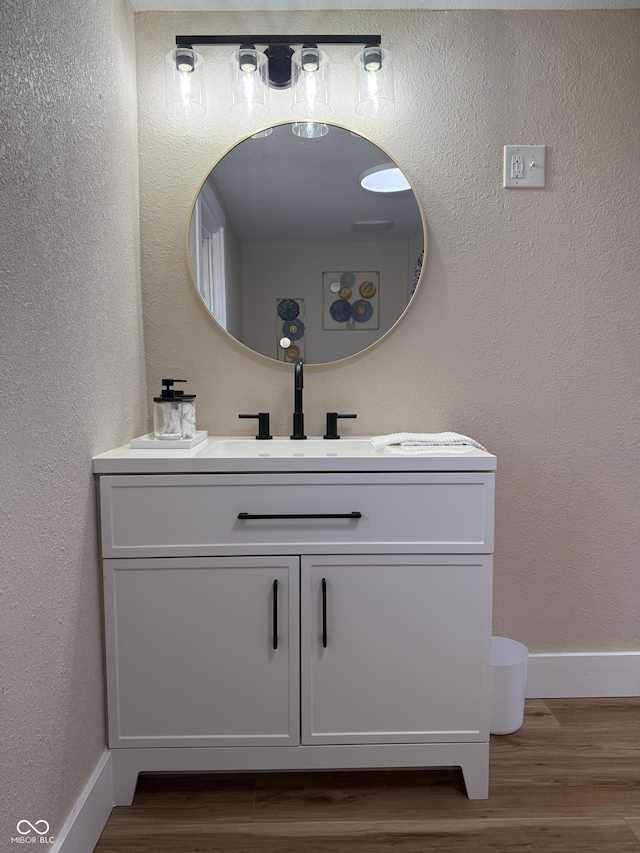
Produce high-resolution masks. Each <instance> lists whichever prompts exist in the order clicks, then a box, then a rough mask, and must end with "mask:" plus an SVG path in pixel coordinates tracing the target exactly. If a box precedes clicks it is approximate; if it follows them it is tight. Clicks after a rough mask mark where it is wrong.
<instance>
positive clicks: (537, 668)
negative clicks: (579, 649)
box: [527, 652, 640, 699]
mask: <svg viewBox="0 0 640 853" xmlns="http://www.w3.org/2000/svg"><path fill="white" fill-rule="evenodd" d="M599 696H601V697H602V696H640V652H600V653H595V654H592V653H589V652H584V653H575V654H571V653H567V654H532V655H529V659H528V663H527V698H528V699H569V698H572V697H585V698H586V697H594V698H595V697H599Z"/></svg>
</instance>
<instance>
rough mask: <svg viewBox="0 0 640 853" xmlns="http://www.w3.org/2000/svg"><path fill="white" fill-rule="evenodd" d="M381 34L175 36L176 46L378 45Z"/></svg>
mask: <svg viewBox="0 0 640 853" xmlns="http://www.w3.org/2000/svg"><path fill="white" fill-rule="evenodd" d="M381 41H382V38H381V36H316V35H304V36H299V35H298V36H265V35H262V36H176V46H177V47H185V46H187V45H190V46H193V45H194V44H198V45H216V44H237V45H240V44H267V45H269V44H286V45H291V44H364V45H371V46H372V47H379V46H380V43H381Z"/></svg>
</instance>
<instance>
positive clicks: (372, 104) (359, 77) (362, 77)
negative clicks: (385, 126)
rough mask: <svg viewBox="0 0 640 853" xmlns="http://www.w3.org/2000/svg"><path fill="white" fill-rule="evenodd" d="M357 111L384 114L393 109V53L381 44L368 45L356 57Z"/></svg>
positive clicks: (360, 113) (363, 113) (365, 114)
mask: <svg viewBox="0 0 640 853" xmlns="http://www.w3.org/2000/svg"><path fill="white" fill-rule="evenodd" d="M356 85H357V92H356V112H357V113H358V114H359V115H364V116H370V117H371V116H373V117H375V116H383V115H388V114H389V113H390V112H392V111H393V106H394V95H393V68H392V62H391V54H390V53H389V51H388V50H383V49H382V48H381V47H380V45H366V47H365V48H364V50H363V51H362V52H361V53H360V54H359V55H358V56H357V58H356Z"/></svg>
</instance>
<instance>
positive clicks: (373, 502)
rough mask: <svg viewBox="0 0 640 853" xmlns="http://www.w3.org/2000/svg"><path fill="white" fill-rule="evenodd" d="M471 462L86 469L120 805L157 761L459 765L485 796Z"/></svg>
mask: <svg viewBox="0 0 640 853" xmlns="http://www.w3.org/2000/svg"><path fill="white" fill-rule="evenodd" d="M486 457H487V460H486V461H485V464H486V468H487V470H482V469H481V467H480V466H481V464H482V463H480V462H478V460H477V458H476V457H474V459H475V466H476V467H475V469H474V470H472V471H464V470H461V469H460V462H459V460H457V459H456V460H454V462H453V463H452V467H455V463H457V469H456V470H451V471H448V470H443V469H442V467H441V469H440V470H437V471H429V470H421V471H416V470H400V471H398V470H393V469H392V470H381V471H371V470H367V471H334V472H330V473H325V472H323V471H321V470H316V471H313V470H311V471H299V472H298V471H284V472H278V471H267V472H264V473H263V472H260V471H256V472H250V471H248V472H247V471H245V472H240V473H231V472H229V471H228V470H226V471H225V472H224V473H215V471H213V470H210V469H209V470H204V471H203V470H202V469H201V468H200V469H198V468H197V467H193V466H191V467H190V465H189V460H188V459H187V460H186V461H185V463H184V473H177V472H176V473H161V472H162V467H161V463H162V460H159V461H158V473H148V471H149V466H147V467H146V469H145V468H144V467H142V466H141V467H142V470H143V471H145V473H134V470H135V464H132V462H131V460H130V459H129V461H128V464H127V465H121V466H120V467H118V465H117V464H113V461H112V462H111V464H105V465H102V466H100V465H98V466H97V467H96V473H97V474H98V477H99V493H100V516H101V543H102V544H101V547H102V557H103V570H104V613H105V644H106V672H107V699H108V727H109V746H110V748H111V754H112V763H113V772H114V784H115V792H116V799H117V802H118V804H123V805H124V804H128V803H130V802H131V800H132V797H133V792H134V789H135V783H136V780H137V775H138V773H139V772H141V771H162V770H166V771H184V772H188V771H192V772H196V771H210V772H212V771H225V772H228V771H243V770H247V771H248V770H254V771H258V770H288V769H289V770H291V769H294V770H295V769H340V768H367V767H417V766H433V765H459V766H461V767H462V769H463V773H464V777H465V782H466V785H467V792H468V794H469V796H470V797H472V798H483V797H486V796H487V792H488V788H487V779H488V740H489V731H488V730H489V706H490V695H489V693H490V645H491V591H492V581H491V574H492V557H491V553H492V551H493V486H494V474H493V471H492V468H494V467H495V458H494V457H492V456H490V454H486ZM97 459H100V457H98V458H97ZM491 460H493V462H492V461H491ZM412 462H413V465H414V466H415V464H416V463H415V460H412ZM420 462H421V464H422V465H423V466H424V467H426V465H425V460H420ZM438 462H439V464H440V466H442V459H441V458H439V459H438ZM174 463H175V459H174ZM307 465H309V462H308V461H307ZM309 467H313V466H309ZM318 467H320V466H319V464H318ZM170 470H171V469H170ZM173 470H174V471H175V468H174V469H173ZM111 471H116V472H119V473H110V472H111ZM123 472H124V473H123Z"/></svg>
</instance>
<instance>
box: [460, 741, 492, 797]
mask: <svg viewBox="0 0 640 853" xmlns="http://www.w3.org/2000/svg"><path fill="white" fill-rule="evenodd" d="M460 767H461V768H462V775H463V776H464V784H465V785H466V788H467V796H468V797H469V799H470V800H486V799H487V798H488V796H489V744H488V743H486V744H485V743H482V744H477V749H475V750H473V751H472V752H469V753H468V757H467V758H466V759H465V761H464V763H462V764H461V765H460Z"/></svg>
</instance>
